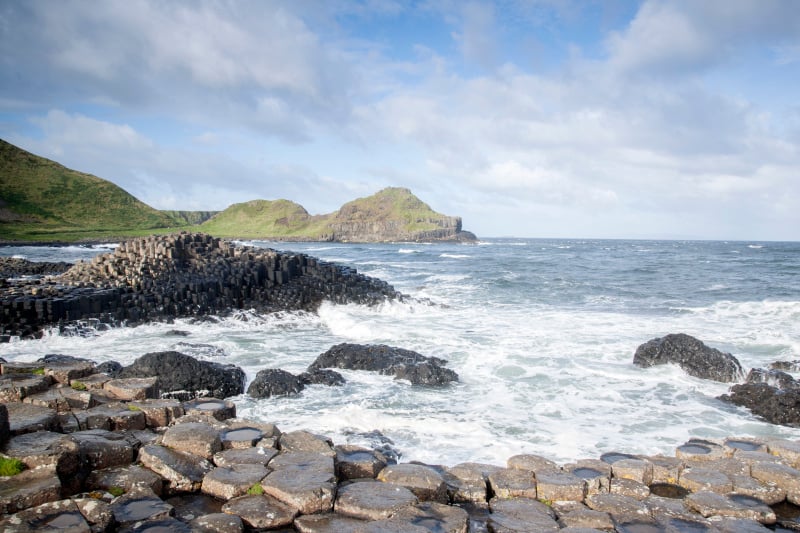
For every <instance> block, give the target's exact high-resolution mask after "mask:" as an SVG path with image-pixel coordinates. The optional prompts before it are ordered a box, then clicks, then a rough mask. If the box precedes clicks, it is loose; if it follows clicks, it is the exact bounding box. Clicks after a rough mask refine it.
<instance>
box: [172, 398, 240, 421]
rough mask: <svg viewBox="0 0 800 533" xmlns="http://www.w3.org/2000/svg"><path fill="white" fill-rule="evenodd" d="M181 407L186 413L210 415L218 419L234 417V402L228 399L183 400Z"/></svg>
mask: <svg viewBox="0 0 800 533" xmlns="http://www.w3.org/2000/svg"><path fill="white" fill-rule="evenodd" d="M183 409H184V411H185V412H186V414H187V415H204V416H210V417H211V418H214V419H215V420H220V421H222V420H228V419H230V418H236V404H234V403H233V402H231V401H230V400H219V399H217V398H198V399H196V400H190V401H187V402H183Z"/></svg>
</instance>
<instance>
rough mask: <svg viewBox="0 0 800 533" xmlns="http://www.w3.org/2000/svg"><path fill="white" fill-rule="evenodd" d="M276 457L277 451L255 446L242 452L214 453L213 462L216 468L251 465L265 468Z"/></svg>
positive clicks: (226, 451) (235, 450)
mask: <svg viewBox="0 0 800 533" xmlns="http://www.w3.org/2000/svg"><path fill="white" fill-rule="evenodd" d="M277 455H278V450H276V449H275V448H264V447H261V446H257V447H255V448H247V449H244V450H239V449H231V450H225V451H222V452H219V453H215V454H214V457H213V460H214V464H215V465H217V466H231V465H237V464H238V465H243V464H253V465H261V466H267V465H268V464H269V462H270V461H271V460H272V459H273V458H274V457H275V456H277Z"/></svg>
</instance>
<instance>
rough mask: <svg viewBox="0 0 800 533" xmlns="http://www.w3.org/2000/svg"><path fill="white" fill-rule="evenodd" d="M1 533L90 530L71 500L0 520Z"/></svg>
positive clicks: (21, 512)
mask: <svg viewBox="0 0 800 533" xmlns="http://www.w3.org/2000/svg"><path fill="white" fill-rule="evenodd" d="M0 531H3V533H29V532H31V531H68V532H69V533H91V531H92V528H91V527H90V524H89V523H88V522H87V520H86V518H85V517H84V516H83V514H82V513H81V511H80V509H79V508H78V506H77V505H76V504H75V502H73V501H72V500H59V501H54V502H50V503H44V504H42V505H38V506H36V507H32V508H30V509H26V510H24V511H20V512H18V513H16V514H14V515H12V516H9V517H5V519H3V520H0Z"/></svg>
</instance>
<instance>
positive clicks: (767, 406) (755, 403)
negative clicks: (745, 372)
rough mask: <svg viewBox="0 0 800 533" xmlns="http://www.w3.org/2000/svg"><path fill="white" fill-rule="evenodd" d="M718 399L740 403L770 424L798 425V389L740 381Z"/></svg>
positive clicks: (799, 408)
mask: <svg viewBox="0 0 800 533" xmlns="http://www.w3.org/2000/svg"><path fill="white" fill-rule="evenodd" d="M719 399H720V400H722V401H725V402H730V403H732V404H734V405H740V406H742V407H746V408H748V409H750V411H751V412H752V413H753V414H755V415H757V416H760V417H762V418H764V419H765V420H766V421H767V422H770V423H772V424H781V425H784V426H793V427H796V426H798V425H800V389H786V390H781V389H778V388H776V387H773V386H771V385H768V384H767V383H741V384H739V385H734V386H732V387H731V389H730V391H729V393H728V394H723V395H722V396H720V397H719Z"/></svg>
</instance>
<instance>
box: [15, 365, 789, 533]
mask: <svg viewBox="0 0 800 533" xmlns="http://www.w3.org/2000/svg"><path fill="white" fill-rule="evenodd" d="M1 369H2V376H0V383H2V386H1V387H0V393H1V394H2V396H3V398H2V399H3V403H2V404H0V444H1V445H2V449H3V451H4V454H5V456H6V457H10V458H15V459H18V460H19V461H21V462H22V463H24V465H25V466H26V467H27V468H26V469H25V470H23V471H22V472H21V473H20V474H17V475H15V476H11V477H0V489H2V490H0V510H2V515H0V525H2V526H3V529H4V531H9V532H11V531H17V530H20V531H24V530H25V531H26V530H27V529H24V528H25V527H31V525H34V524H42V523H43V520H44V522H52V523H61V521H63V520H66V517H67V516H69V517H71V519H72V520H75V521H76V522H77V523H78V524H85V527H87V528H88V527H91V528H96V527H101V528H102V530H104V531H128V529H126V528H131V527H135V528H143V529H135V530H137V531H139V530H142V531H143V530H146V528H148V527H153V528H157V527H161V528H169V530H170V531H184V530H186V531H189V529H190V528H200V527H201V524H202V523H205V522H209V523H219V522H226V523H228V526H225V528H223V529H211V530H212V531H242V530H243V529H244V528H246V527H250V528H264V527H266V528H269V529H273V528H280V527H292V526H293V527H294V528H296V529H297V530H299V531H301V532H302V531H316V532H340V531H364V532H367V531H412V532H413V531H420V532H421V531H423V529H416V528H418V527H419V524H420V522H422V523H424V524H427V526H424V527H425V529H424V531H442V530H444V531H459V532H464V533H466V532H467V531H486V530H488V531H520V532H523V531H554V532H555V531H559V530H561V529H563V528H569V527H571V528H591V529H590V530H603V531H610V530H611V531H618V532H626V531H673V530H675V531H684V530H687V531H688V530H691V531H723V532H740V531H760V530H761V529H759V528H763V527H764V525H773V524H776V523H779V524H781V525H783V526H786V527H790V528H794V527H798V526H800V522H797V521H796V515H794V516H792V513H798V512H800V508H797V507H794V506H795V505H797V504H800V470H797V468H799V467H800V441H788V440H780V439H775V440H769V441H764V440H758V439H752V438H737V437H735V436H733V437H728V438H725V439H715V440H700V439H694V440H690V441H689V442H687V443H685V444H684V445H682V446H679V447H677V448H676V449H675V453H674V456H637V455H630V454H625V453H606V454H603V455H601V456H598V457H590V458H576V459H575V461H573V462H571V463H567V464H557V463H555V462H553V461H551V460H549V459H548V458H546V457H543V456H539V455H532V454H522V455H515V456H512V457H509V458H508V459H507V461H506V464H505V465H498V464H494V465H492V464H481V463H461V464H456V465H450V466H443V465H440V464H421V463H402V462H401V463H397V462H395V461H394V460H392V458H391V455H387V454H386V450H383V451H381V450H376V449H369V448H364V447H359V446H352V445H347V444H345V443H334V442H332V441H331V439H330V438H328V437H326V436H324V435H320V434H318V433H316V432H314V430H313V428H309V429H308V430H296V431H290V432H281V430H280V428H278V427H276V426H275V425H274V424H271V423H269V422H259V421H253V420H246V419H241V418H237V417H236V407H235V405H234V404H233V403H232V402H230V401H227V400H223V399H216V398H212V397H193V398H187V399H184V400H179V399H175V398H169V397H168V396H167V397H165V396H164V395H163V391H162V394H159V390H158V384H159V378H157V377H152V378H113V377H111V375H109V374H105V373H102V372H98V371H97V370H98V367H97V366H96V365H94V363H91V362H88V361H86V360H80V359H75V358H65V357H63V356H61V357H58V356H56V357H52V358H50V359H49V360H44V361H40V362H36V363H4V364H2V367H1ZM185 393H186V391H183V394H185ZM387 490H388V491H389V492H386V491H387ZM198 506H202V508H203V509H205V510H204V511H202V512H201V513H199V514H200V515H201V516H198V512H197V511H198ZM90 508H91V509H93V510H94V511H95V512H90V511H89V509H90ZM97 508H100V509H101V510H103V511H104V512H102V513H98V512H96V511H97ZM134 509H135V511H134ZM192 509H194V511H191V510H192ZM43 517H44V518H43ZM276 517H277V518H276ZM265 520H267V521H265ZM231 521H232V523H231ZM18 527H22V529H16V528H18ZM648 528H649V529H648ZM670 528H672V529H670ZM203 530H204V531H208V530H207V529H203ZM570 531H572V530H570Z"/></svg>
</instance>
